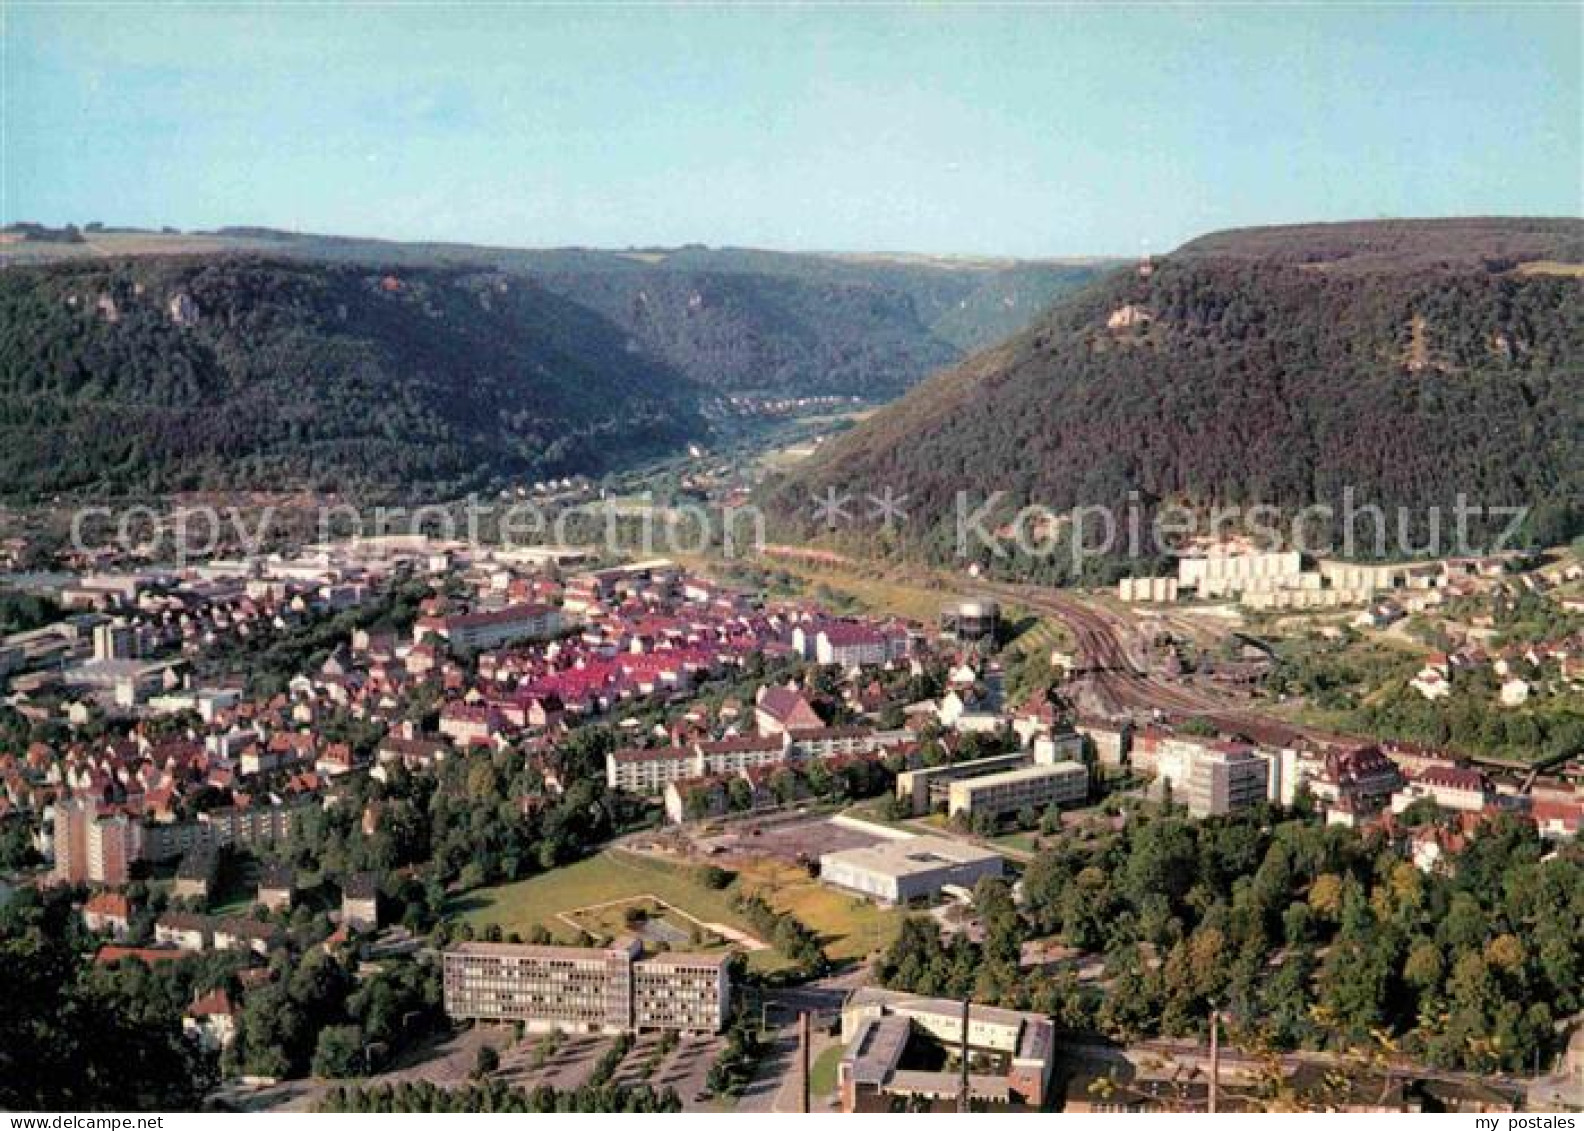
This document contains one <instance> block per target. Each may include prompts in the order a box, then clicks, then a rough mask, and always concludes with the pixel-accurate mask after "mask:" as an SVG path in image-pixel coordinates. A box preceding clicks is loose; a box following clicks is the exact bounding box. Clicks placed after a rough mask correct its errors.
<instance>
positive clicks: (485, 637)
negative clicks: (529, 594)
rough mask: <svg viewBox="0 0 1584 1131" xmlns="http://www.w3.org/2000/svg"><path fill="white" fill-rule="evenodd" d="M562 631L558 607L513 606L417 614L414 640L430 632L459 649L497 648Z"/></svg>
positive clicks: (421, 640) (551, 635)
mask: <svg viewBox="0 0 1584 1131" xmlns="http://www.w3.org/2000/svg"><path fill="white" fill-rule="evenodd" d="M560 632H561V610H560V609H558V608H556V607H555V606H553V605H537V604H526V605H512V606H510V607H508V608H504V609H499V610H496V611H493V612H480V613H464V614H462V615H459V616H444V617H419V618H418V620H417V622H416V623H415V624H414V625H413V641H414V643H422V642H423V640H424V638H425V637H427V636H429V635H431V634H433V635H435V636H438V637H440V638H441V639H442V640H444V641H446V643H448V644H450V645H451V647H453V648H455V649H456V650H457V651H459V652H476V651H480V650H482V649H485V648H497V647H499V646H500V645H502V644H507V643H510V642H512V641H514V640H548V639H550V638H551V637H553V636H556V635H559V634H560Z"/></svg>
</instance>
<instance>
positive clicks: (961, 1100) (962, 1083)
mask: <svg viewBox="0 0 1584 1131" xmlns="http://www.w3.org/2000/svg"><path fill="white" fill-rule="evenodd" d="M957 1055H958V1059H959V1060H961V1061H962V1072H961V1073H960V1079H959V1080H958V1081H957V1110H958V1111H960V1112H962V1113H963V1114H967V1112H968V1111H969V1104H968V999H967V998H963V1000H962V1039H961V1042H960V1046H959V1048H958V1050H957Z"/></svg>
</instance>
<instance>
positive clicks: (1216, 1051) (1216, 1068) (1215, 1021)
mask: <svg viewBox="0 0 1584 1131" xmlns="http://www.w3.org/2000/svg"><path fill="white" fill-rule="evenodd" d="M1220 1088H1221V1011H1220V1010H1219V1009H1212V1010H1211V1011H1210V1114H1211V1115H1214V1114H1215V1113H1216V1100H1217V1099H1218V1098H1219V1097H1218V1096H1217V1094H1216V1093H1217V1092H1218V1091H1220Z"/></svg>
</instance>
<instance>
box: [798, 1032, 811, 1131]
mask: <svg viewBox="0 0 1584 1131" xmlns="http://www.w3.org/2000/svg"><path fill="white" fill-rule="evenodd" d="M798 1112H799V1113H800V1114H802V1115H807V1114H808V1113H809V1015H808V1010H806V1009H805V1010H803V1011H802V1012H800V1013H799V1014H798Z"/></svg>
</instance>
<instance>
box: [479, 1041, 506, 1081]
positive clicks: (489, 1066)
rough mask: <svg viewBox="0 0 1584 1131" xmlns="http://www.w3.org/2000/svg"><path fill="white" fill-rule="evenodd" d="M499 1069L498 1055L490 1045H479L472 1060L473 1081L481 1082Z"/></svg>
mask: <svg viewBox="0 0 1584 1131" xmlns="http://www.w3.org/2000/svg"><path fill="white" fill-rule="evenodd" d="M499 1069H500V1053H498V1052H496V1051H495V1049H494V1047H493V1046H491V1045H480V1046H479V1050H478V1055H477V1056H475V1057H474V1058H473V1079H475V1080H482V1079H484V1078H485V1077H486V1076H489V1075H491V1074H492V1073H494V1072H496V1071H498V1070H499Z"/></svg>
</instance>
